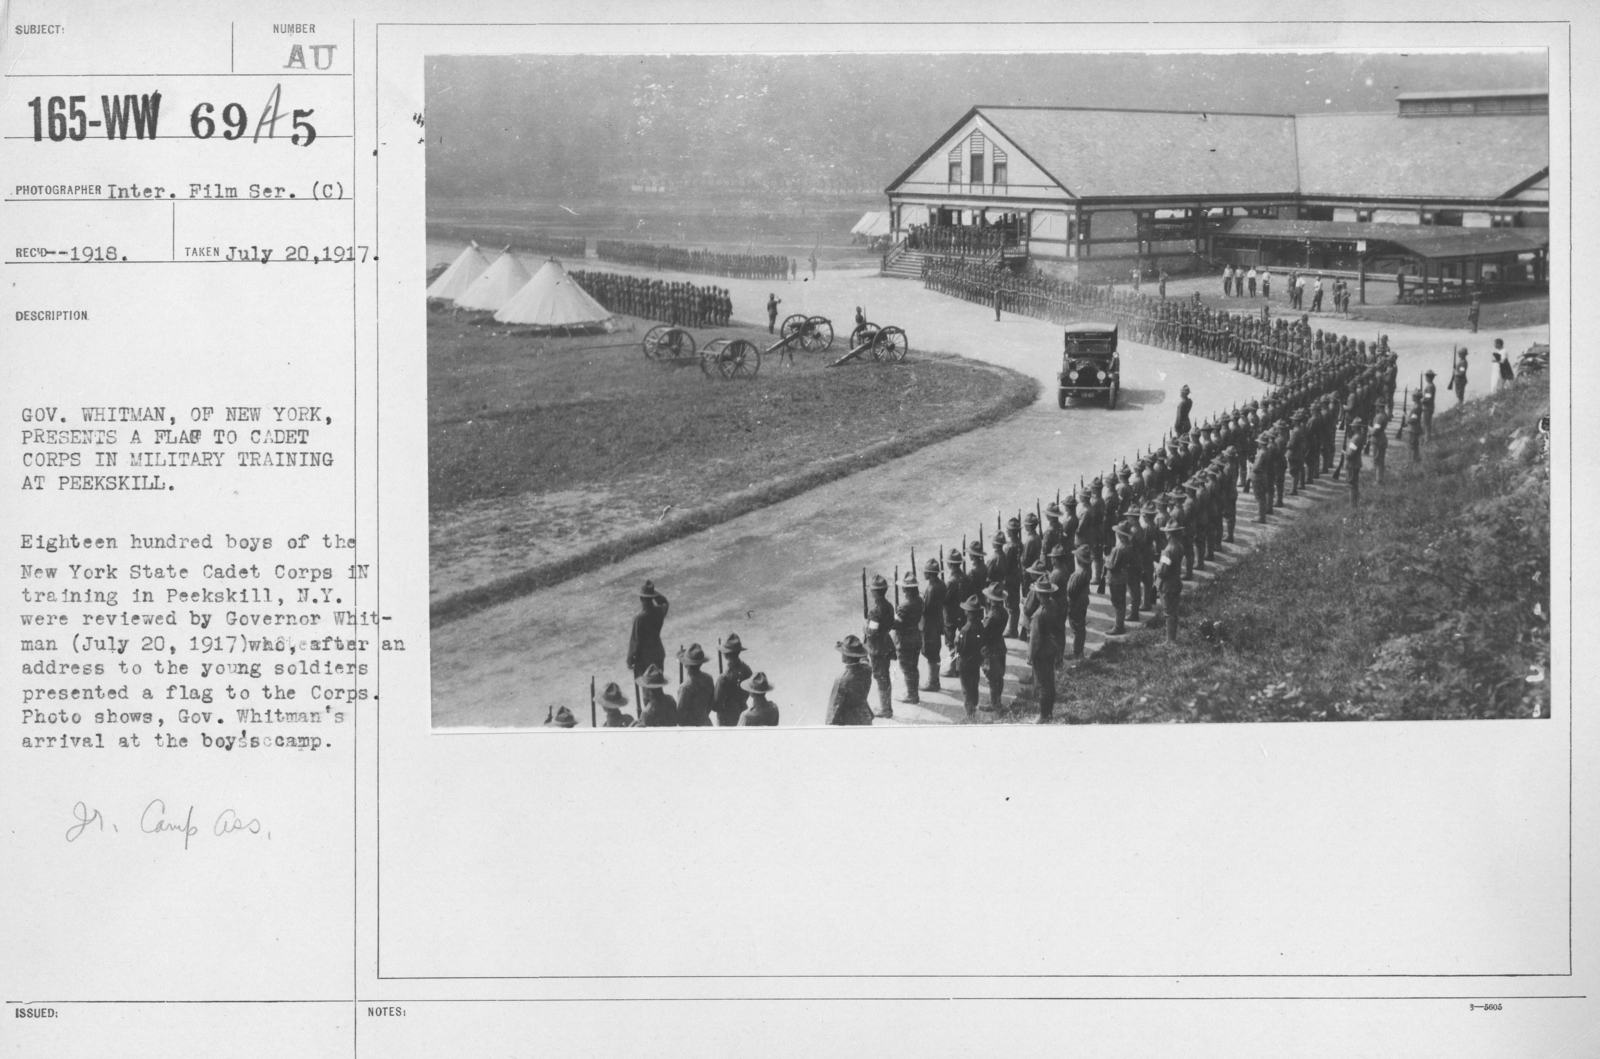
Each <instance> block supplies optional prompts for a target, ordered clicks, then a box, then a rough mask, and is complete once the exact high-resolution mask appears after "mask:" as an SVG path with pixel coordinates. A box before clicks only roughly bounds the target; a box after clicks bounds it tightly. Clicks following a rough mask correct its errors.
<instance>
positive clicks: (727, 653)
mask: <svg viewBox="0 0 1600 1059" xmlns="http://www.w3.org/2000/svg"><path fill="white" fill-rule="evenodd" d="M717 650H719V651H721V652H722V673H721V674H720V675H718V677H717V695H716V702H715V703H714V704H713V706H712V712H713V713H715V714H716V717H717V724H718V725H720V726H721V727H723V728H729V727H732V726H733V725H735V724H737V723H739V717H740V715H741V714H743V713H744V711H745V703H746V702H747V701H748V700H747V699H746V697H745V695H746V689H745V686H744V682H745V681H746V680H748V679H749V678H750V667H749V666H747V665H745V662H744V642H743V641H742V640H740V639H739V634H738V633H735V632H730V633H729V634H728V638H727V639H726V640H723V641H722V643H721V645H720V646H719V647H718V648H717Z"/></svg>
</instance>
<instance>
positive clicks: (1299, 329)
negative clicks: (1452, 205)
mask: <svg viewBox="0 0 1600 1059" xmlns="http://www.w3.org/2000/svg"><path fill="white" fill-rule="evenodd" d="M922 281H923V285H924V286H925V287H927V288H928V289H929V290H934V291H938V292H939V293H941V294H949V295H951V296H953V297H957V298H962V299H964V300H966V301H972V302H978V303H980V304H983V305H997V306H998V308H999V309H1001V310H1004V311H1007V312H1013V313H1017V314H1019V315H1023V316H1032V317H1036V318H1038V319H1041V320H1049V321H1051V322H1053V323H1058V324H1064V323H1067V322H1069V321H1073V320H1081V319H1083V318H1084V317H1085V316H1093V317H1094V318H1096V319H1103V320H1105V321H1106V322H1108V323H1115V324H1117V325H1118V326H1119V327H1120V328H1121V331H1122V334H1123V335H1125V336H1126V337H1127V338H1129V339H1130V340H1132V341H1134V342H1139V343H1142V344H1144V345H1149V346H1159V347H1161V348H1162V349H1170V350H1174V351H1176V352H1179V353H1187V354H1191V355H1193V356H1199V357H1205V358H1207V359H1209V360H1216V361H1222V362H1224V363H1226V362H1228V361H1232V362H1233V365H1234V367H1235V369H1237V370H1239V371H1245V372H1249V373H1250V374H1252V375H1254V376H1256V377H1257V378H1260V379H1264V380H1265V381H1267V382H1270V383H1272V384H1273V385H1282V384H1283V383H1286V382H1287V381H1289V380H1290V379H1293V378H1296V377H1298V376H1299V375H1301V374H1302V373H1304V372H1305V371H1306V370H1308V369H1309V368H1311V367H1312V366H1313V365H1315V364H1318V363H1321V362H1323V361H1327V360H1330V359H1334V358H1338V357H1341V356H1344V355H1346V354H1349V353H1352V352H1354V353H1364V352H1365V350H1366V345H1367V344H1366V342H1365V340H1355V339H1351V338H1349V337H1347V336H1344V335H1336V334H1334V333H1333V332H1332V331H1331V330H1330V331H1323V330H1320V329H1313V328H1312V327H1311V324H1310V318H1309V317H1308V316H1307V315H1305V314H1302V315H1301V316H1299V317H1298V318H1297V319H1294V320H1290V319H1289V318H1288V317H1283V316H1280V317H1277V318H1275V319H1274V318H1272V317H1271V315H1270V313H1269V312H1268V311H1267V310H1266V307H1265V306H1263V307H1262V311H1261V312H1250V313H1232V312H1227V311H1225V310H1221V309H1210V308H1207V307H1206V306H1205V304H1204V303H1202V302H1201V301H1200V296H1199V294H1196V295H1195V296H1194V297H1193V298H1192V299H1191V300H1188V301H1183V300H1179V299H1167V298H1163V297H1159V296H1152V295H1148V294H1140V293H1137V292H1134V291H1127V290H1117V289H1116V288H1114V287H1110V286H1102V285H1097V284H1093V283H1083V282H1079V281H1075V280H1064V279H1058V278H1056V277H1054V276H1049V275H1047V274H1045V273H1043V272H1040V271H1038V270H1037V269H1032V270H1030V271H1026V272H1022V273H1013V272H1011V271H1010V270H1008V269H1005V268H1002V267H1000V266H998V265H988V264H984V263H982V262H978V261H965V260H962V259H960V258H934V257H925V258H923V261H922ZM1377 349H1378V351H1379V352H1380V353H1382V352H1386V351H1387V349H1388V338H1387V337H1383V338H1380V339H1379V340H1378V342H1377Z"/></svg>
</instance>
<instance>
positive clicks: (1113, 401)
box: [1106, 380, 1122, 411]
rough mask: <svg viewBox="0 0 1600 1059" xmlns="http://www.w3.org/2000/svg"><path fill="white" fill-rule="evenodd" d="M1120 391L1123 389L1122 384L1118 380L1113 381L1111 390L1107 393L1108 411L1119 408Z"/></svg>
mask: <svg viewBox="0 0 1600 1059" xmlns="http://www.w3.org/2000/svg"><path fill="white" fill-rule="evenodd" d="M1120 389H1122V384H1121V383H1120V382H1117V381H1116V380H1113V381H1112V383H1111V389H1109V390H1107V391H1106V409H1107V410H1108V411H1109V410H1110V409H1113V408H1115V407H1117V391H1118V390H1120Z"/></svg>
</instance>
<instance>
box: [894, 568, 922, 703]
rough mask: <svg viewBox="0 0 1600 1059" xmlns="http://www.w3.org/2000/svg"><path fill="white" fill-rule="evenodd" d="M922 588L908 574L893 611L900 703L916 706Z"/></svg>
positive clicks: (906, 573) (920, 643)
mask: <svg viewBox="0 0 1600 1059" xmlns="http://www.w3.org/2000/svg"><path fill="white" fill-rule="evenodd" d="M922 615H923V600H922V587H921V586H920V585H918V584H917V574H916V571H914V570H907V571H906V572H905V576H904V577H902V578H901V579H900V606H899V607H898V608H897V609H896V610H895V614H894V620H895V630H894V641H895V653H896V654H897V655H899V657H900V677H901V680H902V682H903V683H904V684H905V691H904V693H903V694H901V696H900V701H901V702H906V703H912V704H915V703H918V702H921V701H922V700H921V698H920V697H919V696H918V695H917V659H918V658H919V657H920V656H921V654H922Z"/></svg>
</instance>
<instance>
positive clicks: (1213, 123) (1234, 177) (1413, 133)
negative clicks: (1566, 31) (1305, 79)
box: [886, 93, 1550, 200]
mask: <svg viewBox="0 0 1600 1059" xmlns="http://www.w3.org/2000/svg"><path fill="white" fill-rule="evenodd" d="M1479 94H1482V95H1489V94H1493V93H1479ZM1501 94H1514V93H1501ZM974 116H978V117H981V118H982V119H983V120H984V122H985V123H986V124H988V125H989V126H990V127H992V128H993V130H994V131H995V132H996V133H997V134H999V135H1000V136H1001V137H1003V138H1004V139H1005V140H1006V141H1008V143H1009V145H1010V146H1014V147H1015V148H1016V149H1017V150H1018V151H1020V152H1021V153H1022V154H1023V155H1025V156H1026V157H1027V158H1028V160H1029V161H1030V162H1032V163H1033V164H1034V165H1036V166H1038V167H1039V169H1040V170H1042V171H1043V172H1044V173H1045V174H1046V176H1047V177H1048V178H1049V179H1050V180H1052V181H1054V182H1055V183H1056V185H1057V186H1059V187H1060V188H1061V189H1062V190H1063V191H1064V192H1066V193H1067V194H1069V195H1071V196H1073V197H1076V198H1157V197H1180V196H1189V195H1193V196H1215V195H1290V194H1295V193H1299V194H1300V195H1304V196H1311V197H1316V196H1330V197H1366V198H1398V199H1413V200H1415V199H1426V198H1429V197H1437V198H1440V199H1494V198H1501V197H1510V196H1512V195H1514V194H1516V193H1518V192H1519V191H1521V190H1524V189H1526V188H1528V187H1530V186H1531V184H1530V178H1533V177H1535V176H1536V175H1537V174H1538V173H1540V172H1541V171H1544V170H1548V168H1549V165H1550V121H1549V117H1548V116H1547V115H1543V114H1518V115H1499V114H1495V115H1478V116H1474V117H1471V118H1452V117H1443V116H1440V117H1430V116H1412V117H1405V118H1401V117H1400V116H1398V115H1397V114H1395V113H1394V112H1393V111H1386V112H1384V113H1381V114H1301V115H1290V114H1240V113H1215V112H1203V111H1178V110H1108V109H1089V108H1082V107H1013V106H996V105H988V104H980V105H979V106H976V107H973V108H972V109H971V110H969V111H967V112H966V113H965V114H963V115H962V116H961V119H960V120H959V121H957V122H956V123H955V124H953V125H951V126H950V128H948V129H947V130H945V132H944V134H943V135H941V136H940V137H939V138H938V139H936V140H935V141H934V142H933V143H932V144H931V145H930V146H929V147H928V149H927V150H926V151H924V152H923V153H922V154H921V155H920V156H919V157H918V158H917V159H916V161H914V162H913V163H912V164H911V165H910V166H909V167H907V169H906V170H905V172H903V173H901V174H900V175H899V176H898V177H896V178H895V179H894V181H893V182H892V183H891V184H890V185H889V187H888V188H887V189H886V190H887V191H891V192H892V191H894V190H896V189H897V188H899V187H900V185H901V184H903V183H904V182H905V181H906V180H907V179H909V178H910V177H911V175H912V174H913V173H915V172H916V171H917V170H918V168H919V167H920V166H921V165H922V164H923V163H924V162H926V161H927V160H928V159H929V158H931V157H933V156H934V155H935V154H936V153H938V152H940V151H943V150H945V149H947V148H948V147H949V143H950V140H951V138H952V137H953V136H955V134H956V133H957V132H959V131H961V129H962V128H963V127H964V126H965V125H966V124H967V123H968V122H969V121H970V120H971V119H972V118H973V117H974Z"/></svg>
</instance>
